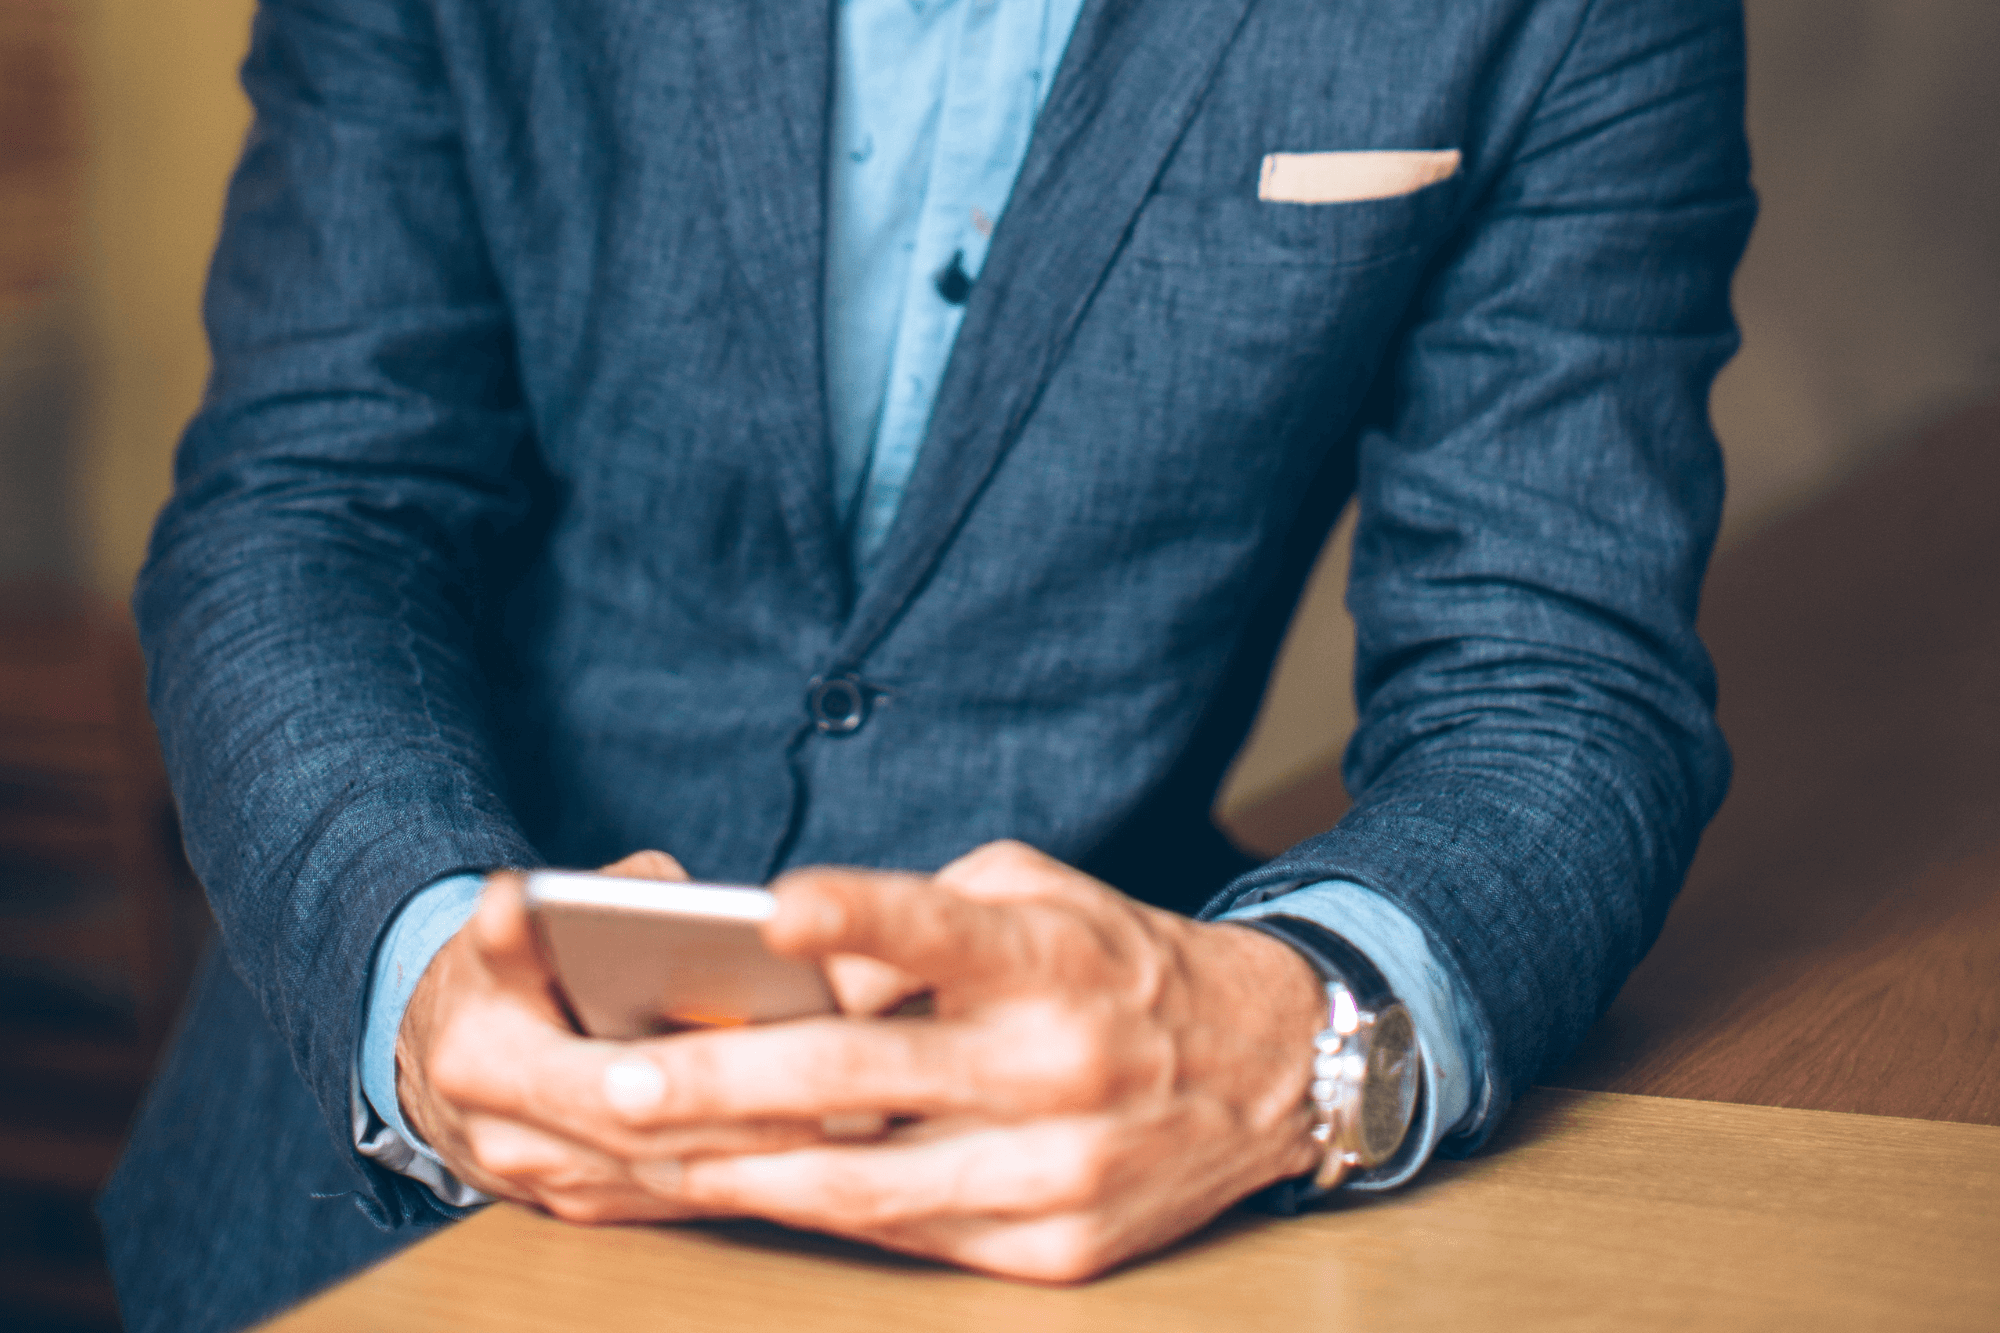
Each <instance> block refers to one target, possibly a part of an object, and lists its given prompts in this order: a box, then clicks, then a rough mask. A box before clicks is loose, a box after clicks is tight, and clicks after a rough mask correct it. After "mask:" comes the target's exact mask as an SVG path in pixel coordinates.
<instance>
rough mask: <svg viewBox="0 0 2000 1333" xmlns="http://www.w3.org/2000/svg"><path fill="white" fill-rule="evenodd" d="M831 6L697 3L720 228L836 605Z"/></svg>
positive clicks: (785, 455)
mask: <svg viewBox="0 0 2000 1333" xmlns="http://www.w3.org/2000/svg"><path fill="white" fill-rule="evenodd" d="M833 9H834V6H833V2H832V0H702V2H701V3H700V4H699V5H698V6H697V9H696V14H695V33H696V39H697V41H698V42H699V43H700V48H701V49H700V55H701V62H700V63H701V68H702V77H703V79H704V80H705V84H704V87H703V89H702V92H703V96H702V99H701V101H702V104H703V106H704V108H705V110H706V112H707V117H708V122H709V126H710V130H711V133H713V135H714V137H715V164H714V166H715V171H716V174H717V177H718V180H719V183H720V188H721V198H722V205H723V225H724V226H725V227H726V228H727V229H728V232H729V236H730V241H731V248H732V250H733V251H734V258H735V260H736V263H737V265H738V267H739V269H740V270H741V272H742V276H743V283H744V288H745V296H746V298H747V299H748V300H749V301H750V302H751V303H753V306H754V308H755V309H756V310H757V311H758V313H759V314H760V315H761V316H762V321H761V322H762V324H763V332H762V334H761V336H760V337H759V338H758V339H757V340H756V342H757V354H758V355H760V356H761V357H762V358H763V361H762V364H761V365H760V366H759V370H760V372H761V373H760V374H759V376H758V379H757V382H756V383H755V384H754V386H753V392H755V393H756V394H757V395H758V399H759V401H758V403H757V413H758V419H759V422H760V424H762V425H764V426H765V427H766V428H767V430H768V434H769V437H770V441H771V447H772V448H773V450H774V452H775V455H776V457H775V460H774V462H775V464H776V468H777V475H776V483H777V487H778V491H779V496H780V503H781V504H782V506H783V509H784V514H785V523H786V527H787V529H788V530H789V531H790V532H791V534H792V539H793V541H794V542H795V543H796V549H797V551H798V555H799V559H800V560H801V562H802V563H803V564H804V565H805V567H806V572H807V577H808V578H811V579H812V580H813V581H814V582H815V583H816V584H817V585H818V586H819V588H820V591H821V592H822V593H823V594H824V595H825V596H826V597H827V599H828V604H829V606H830V607H831V608H835V609H838V608H841V607H843V606H844V604H845V602H846V598H847V580H846V574H845V570H846V566H847V553H846V549H845V547H844V545H843V544H842V542H841V540H840V533H839V524H838V520H837V518H836V516H835V514H834V505H833V468H832V461H831V459H830V458H829V456H828V451H829V448H830V444H829V441H828V436H827V420H826V380H825V373H824V369H823V367H824V358H823V351H822V343H823V341H824V325H823V322H822V320H821V307H822V302H823V300H824V295H825V271H826V269H825V248H826V145H827V135H828V132H829V130H828V120H829V98H830V96H831V80H832V67H833Z"/></svg>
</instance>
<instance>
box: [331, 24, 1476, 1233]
mask: <svg viewBox="0 0 2000 1333" xmlns="http://www.w3.org/2000/svg"><path fill="white" fill-rule="evenodd" d="M1082 7H1083V0H842V3H841V6H840V17H839V29H838V36H837V54H836V63H835V69H834V105H833V127H832V148H831V152H832V161H831V163H830V165H829V172H828V178H829V186H830V197H829V199H828V211H827V255H826V298H827V299H826V331H825V336H826V358H827V395H828V402H829V408H830V412H831V426H832V432H831V433H832V437H833V475H834V486H835V495H836V497H837V499H838V502H839V505H840V513H841V515H842V518H843V522H844V524H845V526H846V531H847V534H848V539H849V541H850V543H851V545H852V549H853V554H854V562H855V567H856V569H857V571H858V572H859V574H860V576H861V577H863V578H865V577H867V575H868V573H869V571H870V569H871V568H872V566H873V563H874V558H875V556H876V554H877V553H878V552H879V551H880V550H881V547H882V542H883V539H884V538H885V537H886V536H887V535H888V532H889V529H890V526H891V525H892V524H893V523H894V521H895V517H896V511H897V509H898V507H899V506H900V505H901V503H902V499H903V493H904V491H905V489H906V488H907V486H908V484H909V479H910V472H911V470H912V469H913V468H914V467H915V466H916V461H917V453H918V450H919V449H920V448H921V447H922V445H923V441H924V437H925V435H926V433H927V432H928V430H929V428H930V415H931V408H932V405H933V404H934V403H935V401H936V398H937V391H938V384H939V381H940V380H942V379H943V377H944V371H945V366H946V363H947V362H948V361H949V360H950V358H951V350H952V346H953V343H954V342H955V340H956V339H957V337H958V329H959V324H960V323H961V322H962V320H963V319H964V314H965V311H964V306H963V303H962V301H960V302H954V301H951V300H948V299H947V298H946V292H947V291H949V290H950V286H949V284H944V285H942V287H941V284H940V281H939V279H940V277H941V276H942V275H944V274H946V273H948V272H953V271H955V272H956V273H959V274H962V275H963V276H964V278H965V279H967V280H970V281H971V282H972V283H974V284H976V283H977V281H978V277H979V274H980V271H981V270H982V269H983V268H984V266H985V263H986V253H987V249H988V246H989V243H990V241H991V237H992V233H993V229H994V227H995V226H996V225H997V224H998V223H999V220H1000V218H1001V216H1002V214H1003V213H1004V212H1005V211H1006V205H1007V199H1008V197H1009V196H1010V195H1011V194H1012V193H1013V188H1014V180H1015V178H1016V177H1017V176H1018V175H1019V174H1020V170H1021V164H1022V162H1023V160H1025V158H1026V157H1027V152H1028V140H1029V137H1030V135H1031V134H1032V133H1033V129H1034V124H1035V118H1036V116H1037V114H1038V113H1039V112H1040V111H1041V108H1042V103H1043V102H1044V101H1045V100H1046V99H1047V97H1048V90H1049V85H1050V84H1051V83H1052V82H1053V81H1054V78H1055V72H1056V68H1057V66H1058V65H1059V64H1060V63H1061V59H1062V53H1063V50H1064V48H1065V47H1067V46H1068V44H1069V39H1070V34H1071V32H1072V31H1073V30H1074V29H1075V27H1076V20H1077V14H1078V12H1079V11H1080V10H1081V9H1082ZM669 850H672V849H671V848H670V849H669ZM479 886H480V880H479V878H478V877H477V876H471V875H458V876H453V877H452V878H449V879H444V880H440V881H439V882H437V883H436V884H433V885H431V886H430V887H428V888H426V889H424V890H423V891H422V892H420V893H418V894H416V895H415V896H414V897H412V898H411V899H410V901H409V902H408V903H407V904H405V906H404V907H403V908H402V909H401V911H399V912H398V913H397V915H396V917H395V919H394V920H393V921H392V922H391V923H390V925H389V928H388V930H387V931H385V932H384V934H383V938H382V942H381V944H380V945H379V946H378V948H377V951H376V960H375V966H374V971H373V973H372V977H371V981H370V988H369V997H368V1010H367V1014H366V1017H365V1020H364V1023H363V1029H362V1043H361V1051H360V1053H359V1058H358V1061H357V1077H356V1080H355V1093H354V1098H353V1103H354V1105H353V1110H354V1134H355V1142H356V1145H357V1146H358V1147H359V1148H360V1150H361V1151H362V1152H363V1153H365V1154H367V1155H368V1156H370V1157H373V1158H375V1159H376V1160H377V1161H379V1162H381V1163H382V1164H383V1165H385V1166H388V1167H390V1168H392V1169H394V1170H397V1171H401V1172H402V1173H404V1174H405V1175H408V1176H412V1177H414V1178H415V1179H418V1180H422V1181H423V1182H424V1183H426V1184H428V1185H430V1186H431V1188H432V1189H434V1190H436V1191H437V1192H438V1194H439V1196H440V1197H441V1198H443V1199H445V1200H446V1201H447V1202H450V1203H453V1204H458V1205H461V1206H464V1205H468V1204H472V1203H477V1202H481V1201H482V1200H483V1199H484V1197H485V1196H483V1195H481V1194H480V1193H479V1192H478V1191H476V1190H472V1189H469V1188H467V1187H466V1186H464V1185H463V1184H461V1183H460V1182H459V1181H457V1180H456V1179H454V1178H453V1177H452V1175H451V1173H450V1172H449V1171H447V1170H446V1169H445V1167H444V1166H443V1164H442V1163H441V1162H439V1160H438V1159H437V1157H436V1155H435V1154H433V1153H431V1152H430V1150H429V1149H428V1148H427V1147H426V1146H425V1145H424V1144H423V1143H422V1141H421V1140H420V1139H418V1137H417V1136H416V1134H415V1133H414V1132H412V1131H411V1130H410V1128H409V1127H408V1126H407V1125H406V1124H405V1123H404V1122H403V1117H402V1109H401V1107H400V1105H399V1104H398V1102H397V1098H396V1034H397V1032H398V1030H399V1029H400V1028H401V1026H402V1021H403V1011H404V1009H405V1008H406V1007H407V1006H408V1004H409V1000H410V994H411V992H412V991H413V990H414V989H415V988H416V984H417V979H418V978H419V977H420V976H422V975H423V971H424V969H425V968H426V967H428V966H429V964H430V960H431V958H432V957H433V956H434V955H435V954H436V953H437V951H438V950H439V949H440V948H442V947H443V946H444V943H445V941H447V940H449V939H450V938H451V937H452V935H454V934H455V933H457V931H458V930H459V929H460V928H461V927H462V926H463V925H464V924H465V923H466V922H467V921H468V920H470V919H471V917H472V912H473V909H474V907H475V906H476V905H477V902H478V896H479ZM1272 912H1283V913H1286V914H1289V915H1293V916H1300V917H1305V918H1307V919H1309V920H1312V921H1315V922H1317V923H1318V924H1320V925H1322V926H1324V927H1326V928H1327V929H1329V930H1332V931H1334V932H1336V933H1337V934H1340V935H1342V936H1345V937H1346V938H1347V939H1348V940H1349V941H1350V942H1351V943H1353V944H1354V946H1355V947H1356V948H1358V949H1360V950H1361V951H1362V953H1364V954H1365V955H1367V956H1368V957H1369V958H1370V959H1371V960H1373V961H1374V963H1375V965H1376V966H1377V967H1378V968H1379V969H1380V970H1381V972H1382V974H1383V977H1384V978H1385V979H1386V980H1387V981H1388V982H1389V985H1390V986H1391V988H1392V989H1393V990H1394V991H1395V992H1396V994H1397V996H1398V997H1400V998H1401V999H1402V1000H1403V1001H1404V1003H1405V1004H1406V1005H1408V1007H1409V1009H1410V1013H1411V1017H1412V1018H1413V1019H1414V1020H1415V1023H1416V1028H1417V1035H1418V1039H1419V1041H1420V1043H1421V1045H1422V1048H1423V1060H1424V1070H1425V1075H1426V1078H1427V1079H1428V1080H1429V1082H1428V1087H1429V1095H1428V1097H1427V1099H1426V1107H1427V1113H1426V1116H1425V1120H1424V1123H1423V1124H1421V1125H1419V1126H1418V1127H1417V1129H1416V1132H1417V1133H1418V1135H1419V1140H1418V1151H1416V1152H1415V1153H1413V1154H1412V1155H1411V1156H1410V1157H1409V1158H1408V1159H1407V1161H1408V1166H1407V1167H1406V1168H1405V1169H1404V1170H1403V1171H1401V1172H1399V1173H1397V1174H1396V1175H1395V1176H1393V1177H1392V1178H1382V1179H1377V1180H1372V1181H1370V1182H1368V1183H1367V1184H1365V1185H1363V1186H1361V1187H1362V1188H1374V1189H1382V1188H1388V1187H1390V1186H1392V1185H1396V1184H1400V1183H1401V1182H1402V1181H1403V1180H1406V1179H1408V1178H1409V1177H1410V1176H1411V1175H1413V1174H1415V1172H1416V1171H1417V1170H1418V1169H1419V1168H1420V1167H1421V1166H1422V1165H1423V1163H1424V1162H1425V1161H1426V1160H1427V1159H1428V1158H1429V1156H1430V1154H1431V1150H1432V1149H1433V1148H1434V1147H1435V1145H1436V1143H1437V1141H1438V1139H1439V1138H1441V1137H1443V1135H1445V1134H1446V1133H1448V1132H1450V1130H1451V1128H1452V1127H1453V1126H1454V1125H1456V1124H1457V1123H1458V1122H1459V1121H1460V1120H1461V1119H1463V1118H1464V1116H1465V1114H1466V1112H1467V1111H1468V1110H1470V1109H1472V1107H1473V1104H1474V1101H1475V1088H1474V1083H1475V1081H1476V1079H1477V1077H1478V1075H1477V1071H1475V1070H1473V1069H1472V1068H1471V1067H1470V1064H1469V1062H1468V1056H1467V1053H1468V1052H1469V1051H1471V1050H1474V1049H1476V1046H1475V1045H1474V1044H1473V1042H1472V1040H1471V1038H1470V1029H1469V1028H1467V1027H1466V1026H1465V1018H1464V1016H1465V1015H1467V1014H1469V1013H1470V1012H1471V1010H1470V1006H1469V1004H1468V1003H1467V1002H1466V1001H1465V1000H1464V998H1463V997H1461V996H1460V995H1458V994H1457V993H1456V992H1455V991H1454V989H1453V986H1452V983H1451V982H1450V981H1449V980H1448V976H1447V974H1446V972H1445V971H1444V970H1443V968H1441V967H1440V966H1439V965H1438V961H1437V959H1436V957H1435V955H1434V954H1433V953H1432V951H1431V949H1430V947H1429V945H1428V944H1427V943H1426V941H1425V938H1424V935H1423V932H1422V930H1421V929H1419V927H1418V926H1417V925H1416V923H1415V922H1413V921H1412V920H1411V919H1410V918H1409V916H1408V915H1407V914H1406V913H1404V912H1403V911H1402V909H1401V908H1398V907H1397V906H1395V905H1394V904H1393V903H1391V902H1390V901H1389V900H1388V899H1386V898H1384V897H1382V896H1381V895H1379V894H1377V893H1374V892H1371V891H1370V890H1368V889H1365V888H1362V887H1361V886H1359V885H1355V884H1345V883H1331V884H1320V885H1314V886H1312V887H1310V888H1307V889H1303V890H1301V891H1299V892H1297V893H1293V894H1288V895H1286V896H1285V897H1284V898H1283V899H1281V900H1274V901H1272V902H1268V903H1263V904H1258V905H1255V906H1250V907H1245V908H1242V909H1240V910H1238V911H1235V912H1231V913H1230V914H1229V916H1228V917H1226V918H1225V920H1229V919H1237V918H1242V917H1248V916H1256V915H1263V914H1267V913H1272ZM1300 1058H1301V1060H1303V1059H1305V1058H1307V1056H1306V1053H1305V1052H1301V1055H1300Z"/></svg>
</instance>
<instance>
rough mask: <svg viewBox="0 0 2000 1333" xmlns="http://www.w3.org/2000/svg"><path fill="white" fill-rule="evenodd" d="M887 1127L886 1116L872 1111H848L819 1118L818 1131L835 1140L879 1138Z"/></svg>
mask: <svg viewBox="0 0 2000 1333" xmlns="http://www.w3.org/2000/svg"><path fill="white" fill-rule="evenodd" d="M888 1127H889V1121H888V1118H887V1117H885V1116H882V1115H879V1114H877V1113H876V1112H874V1111H849V1112H847V1113H846V1114H844V1115H838V1114H836V1115H823V1116H821V1117H820V1118H819V1132H820V1133H822V1134H824V1135H826V1136H827V1137H828V1138H830V1139H834V1140H836V1141H852V1140H855V1139H879V1138H881V1137H882V1131H883V1130H885V1129H887V1128H888Z"/></svg>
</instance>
